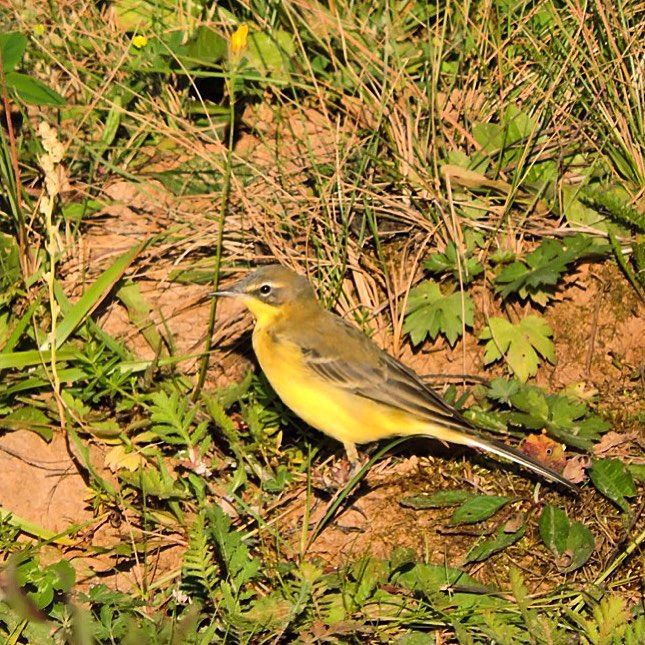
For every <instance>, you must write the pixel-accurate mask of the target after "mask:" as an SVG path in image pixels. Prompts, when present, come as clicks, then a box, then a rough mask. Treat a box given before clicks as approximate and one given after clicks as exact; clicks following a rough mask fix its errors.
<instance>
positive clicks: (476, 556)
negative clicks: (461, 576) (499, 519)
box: [465, 524, 526, 564]
mask: <svg viewBox="0 0 645 645" xmlns="http://www.w3.org/2000/svg"><path fill="white" fill-rule="evenodd" d="M525 533H526V524H522V526H521V527H520V528H519V529H518V530H517V531H515V532H513V533H507V532H506V530H505V526H504V525H502V526H500V527H499V528H498V529H497V531H495V537H494V538H492V539H490V540H485V541H484V542H482V543H481V544H478V545H476V546H474V547H473V548H472V549H471V550H470V551H469V552H468V553H467V554H466V558H465V564H470V563H471V562H482V560H486V559H487V558H490V556H491V555H494V554H495V553H498V552H499V551H503V550H504V549H505V548H507V547H509V546H511V545H512V544H515V543H516V542H517V541H518V540H520V539H521V538H522V537H524V534H525Z"/></svg>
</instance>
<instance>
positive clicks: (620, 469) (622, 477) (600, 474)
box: [589, 459, 636, 513]
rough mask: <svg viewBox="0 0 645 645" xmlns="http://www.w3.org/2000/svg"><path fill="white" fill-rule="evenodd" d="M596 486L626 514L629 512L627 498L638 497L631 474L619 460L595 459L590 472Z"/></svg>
mask: <svg viewBox="0 0 645 645" xmlns="http://www.w3.org/2000/svg"><path fill="white" fill-rule="evenodd" d="M589 474H590V476H591V481H592V482H593V484H594V486H595V487H596V488H597V489H598V490H599V491H600V492H601V493H602V494H603V495H604V496H605V497H607V498H609V499H610V500H611V501H612V502H614V504H616V505H617V506H618V507H619V508H620V509H621V510H623V511H624V512H625V513H628V512H629V503H628V502H627V500H626V499H625V498H626V497H634V496H635V495H636V487H635V486H634V480H633V478H632V476H631V474H630V472H629V471H628V470H627V468H625V464H623V462H622V461H620V460H619V459H594V461H593V465H592V466H591V470H590V471H589Z"/></svg>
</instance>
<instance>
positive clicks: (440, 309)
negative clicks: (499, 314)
mask: <svg viewBox="0 0 645 645" xmlns="http://www.w3.org/2000/svg"><path fill="white" fill-rule="evenodd" d="M462 303H463V305H462ZM462 306H463V311H462ZM473 318H474V307H473V303H472V300H471V299H470V295H469V294H468V293H464V294H463V299H462V294H461V293H460V292H456V293H452V294H450V295H448V296H444V295H443V293H442V292H441V289H440V287H439V285H438V284H437V283H436V282H433V281H431V280H424V281H423V282H421V283H420V284H419V285H417V286H416V287H415V288H414V289H412V290H411V291H410V297H409V299H408V310H407V314H406V317H405V325H404V332H405V333H406V334H409V335H410V340H411V341H412V343H413V344H414V345H419V344H420V343H421V342H423V341H424V340H425V338H426V337H430V338H431V339H432V340H434V339H435V338H436V337H437V335H438V334H439V333H440V332H441V333H443V334H444V335H445V336H446V338H447V339H448V342H449V343H450V344H451V345H454V344H455V342H456V340H457V338H459V337H460V336H461V335H462V333H463V328H464V326H466V327H472V326H473Z"/></svg>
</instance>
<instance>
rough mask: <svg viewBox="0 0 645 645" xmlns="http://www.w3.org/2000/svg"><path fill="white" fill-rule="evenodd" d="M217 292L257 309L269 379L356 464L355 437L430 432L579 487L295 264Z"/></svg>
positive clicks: (261, 357)
mask: <svg viewBox="0 0 645 645" xmlns="http://www.w3.org/2000/svg"><path fill="white" fill-rule="evenodd" d="M216 295H219V296H231V297H234V298H237V299H239V300H241V301H242V302H243V303H244V304H245V305H246V306H247V307H248V308H249V309H250V310H251V313H252V314H253V315H254V317H255V319H256V323H255V328H254V330H253V348H254V350H255V354H256V356H257V359H258V361H259V363H260V367H261V368H262V370H263V371H264V373H265V374H266V377H267V379H268V380H269V383H271V386H272V387H273V389H274V390H275V391H276V393H277V394H278V396H279V397H280V398H281V399H282V401H283V402H284V403H285V405H287V407H289V408H291V410H293V412H295V413H296V414H297V415H298V416H299V417H300V418H301V419H303V420H304V421H306V422H307V423H308V424H309V425H310V426H312V427H314V428H316V429H317V430H320V431H322V432H324V433H325V434H327V435H329V436H330V437H333V438H334V439H337V440H338V441H340V442H342V443H343V445H344V447H345V451H346V452H347V456H348V458H349V460H350V461H351V462H352V463H353V464H356V463H357V462H358V453H357V451H356V444H362V443H369V442H372V441H378V440H380V439H385V438H387V437H395V436H408V435H409V436H412V435H424V436H429V437H434V438H436V439H439V440H440V441H443V442H448V443H456V444H462V445H466V446H471V447H473V448H479V449H481V450H485V451H487V452H490V453H493V454H495V455H498V456H501V457H505V458H506V459H510V460H511V461H513V462H516V463H518V464H521V465H522V466H524V467H526V468H529V469H530V470H532V471H534V472H536V473H538V474H539V475H542V476H543V477H545V478H546V479H549V480H551V481H554V482H557V483H559V484H562V485H564V486H566V487H567V488H569V489H570V490H574V491H578V487H577V486H576V485H575V484H573V483H572V482H570V481H569V480H568V479H565V478H564V477H563V476H562V475H560V474H558V473H556V472H555V471H553V470H551V469H550V468H548V467H547V466H545V465H543V464H541V463H539V462H538V461H535V460H534V459H532V458H530V457H528V456H527V455H525V454H523V453H522V452H520V451H519V450H517V449H515V448H512V447H510V446H507V445H506V444H504V443H501V442H498V441H495V440H492V439H484V438H483V437H482V436H481V435H480V433H479V432H478V431H477V429H476V428H475V427H474V426H473V425H472V424H471V423H470V422H469V421H468V420H467V419H465V418H464V417H463V416H462V415H461V414H460V413H459V412H457V410H455V409H453V408H452V407H450V406H449V405H448V404H447V403H445V402H444V401H443V399H441V397H440V396H439V395H438V394H437V393H436V392H434V390H432V389H431V388H430V387H428V386H427V385H426V384H425V383H423V382H422V381H421V379H420V378H419V377H418V376H417V375H416V374H415V373H414V372H413V371H412V370H410V369H409V368H407V367H406V366H405V365H403V364H402V363H400V362H399V361H398V360H396V359H395V358H393V357H392V356H390V355H389V354H388V353H387V352H385V351H383V350H382V349H381V348H379V347H378V346H377V345H376V344H375V343H374V342H373V341H371V340H370V339H369V338H368V337H367V336H365V335H364V334H363V333H361V332H360V331H359V330H358V329H356V328H355V327H353V326H352V325H350V324H348V323H347V322H345V321H344V320H343V319H342V318H339V317H338V316H336V315H335V314H333V313H331V312H330V311H327V310H325V309H323V307H321V305H320V303H319V302H318V300H317V298H316V294H315V292H314V290H313V288H312V286H311V284H309V282H308V280H307V279H306V278H304V277H303V276H301V275H298V274H297V273H295V272H294V271H291V270H290V269H287V268H286V267H284V266H281V265H279V264H276V265H271V266H264V267H261V268H259V269H256V270H255V271H254V272H253V273H251V274H250V275H249V276H247V277H246V278H245V279H243V280H242V281H241V282H239V283H237V284H236V285H235V286H233V287H232V288H231V289H229V290H227V291H218V292H216Z"/></svg>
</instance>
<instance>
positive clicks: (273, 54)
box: [244, 29, 295, 81]
mask: <svg viewBox="0 0 645 645" xmlns="http://www.w3.org/2000/svg"><path fill="white" fill-rule="evenodd" d="M294 54H295V46H294V43H293V36H292V34H289V33H287V32H286V31H283V30H281V29H272V30H271V34H268V33H263V32H255V33H252V34H250V35H249V40H248V49H247V51H246V52H245V54H244V55H245V56H246V58H247V60H248V62H249V65H250V66H251V67H254V68H255V69H257V70H258V71H259V72H261V73H262V75H263V76H271V77H272V78H274V79H276V80H279V81H288V80H289V78H290V69H291V63H290V60H291V58H292V57H293V56H294Z"/></svg>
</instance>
